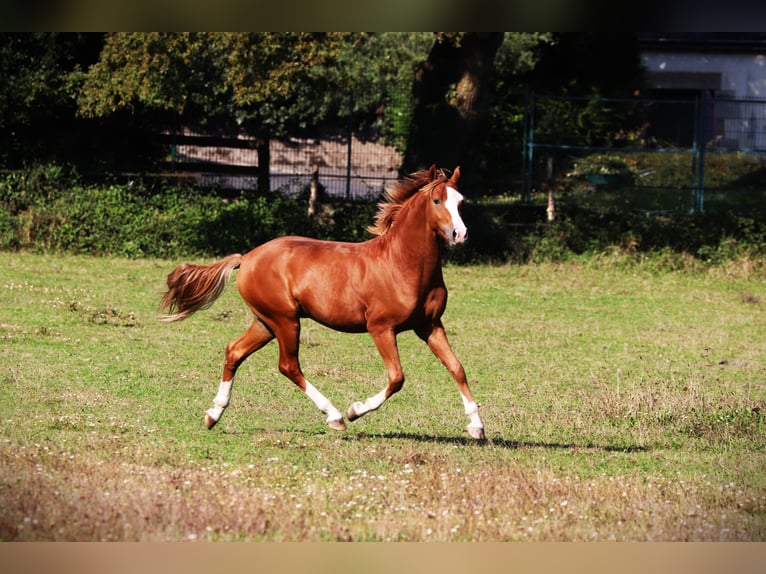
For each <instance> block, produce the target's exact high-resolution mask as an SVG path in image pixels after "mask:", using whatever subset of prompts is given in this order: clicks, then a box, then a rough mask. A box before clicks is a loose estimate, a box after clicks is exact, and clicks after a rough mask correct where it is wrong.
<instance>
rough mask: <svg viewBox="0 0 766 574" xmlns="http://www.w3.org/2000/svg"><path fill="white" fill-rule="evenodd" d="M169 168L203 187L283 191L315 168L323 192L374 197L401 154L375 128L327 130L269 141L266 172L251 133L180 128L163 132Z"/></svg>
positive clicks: (303, 182)
mask: <svg viewBox="0 0 766 574" xmlns="http://www.w3.org/2000/svg"><path fill="white" fill-rule="evenodd" d="M162 139H163V141H164V142H165V144H166V145H167V147H168V154H169V157H170V158H171V162H170V166H169V167H170V169H171V170H173V172H175V173H179V172H182V173H186V174H187V175H188V176H189V177H191V178H193V179H195V180H196V181H197V183H198V184H199V185H201V186H203V187H217V188H221V189H236V190H242V191H250V190H256V189H258V188H259V186H260V188H261V189H260V191H263V189H262V188H263V182H264V179H263V178H264V175H267V176H268V187H269V190H279V191H280V192H281V193H283V194H286V195H295V194H299V193H301V192H303V191H305V190H306V189H307V188H308V186H309V184H310V180H311V177H312V174H313V173H314V172H315V171H316V172H318V175H319V182H320V185H321V186H322V188H323V190H324V193H326V194H327V195H329V196H335V197H344V198H346V199H372V198H374V197H377V196H378V195H379V194H380V193H381V191H382V190H383V189H384V188H385V187H386V186H387V185H388V184H390V183H391V182H392V181H394V180H396V179H397V177H398V170H399V166H400V165H401V163H402V157H401V154H399V153H398V152H397V151H396V149H394V147H392V146H390V145H386V144H385V143H384V142H383V141H382V138H381V137H379V136H378V134H376V133H375V132H374V131H372V130H367V131H365V132H352V131H350V130H335V131H329V130H325V131H322V132H320V133H318V134H317V135H316V136H315V137H304V138H298V137H292V138H286V139H272V140H270V141H269V142H268V146H269V149H268V152H267V153H268V157H269V172H268V174H264V173H263V171H262V170H261V166H259V154H258V145H259V144H260V142H259V141H258V140H256V139H255V138H250V137H246V136H239V137H236V138H225V137H217V138H211V137H207V136H205V135H203V134H196V133H192V132H190V131H183V132H181V133H178V134H164V136H163V138H162Z"/></svg>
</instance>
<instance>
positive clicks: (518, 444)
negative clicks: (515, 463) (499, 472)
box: [344, 432, 649, 453]
mask: <svg viewBox="0 0 766 574" xmlns="http://www.w3.org/2000/svg"><path fill="white" fill-rule="evenodd" d="M344 438H345V439H346V440H360V439H367V438H369V439H388V440H411V441H415V442H423V443H434V444H446V445H450V444H452V445H461V446H472V447H478V448H482V447H493V448H505V449H509V450H520V449H526V448H546V449H560V450H572V451H604V452H623V453H631V452H646V451H648V450H649V449H648V448H647V447H645V446H639V445H619V446H618V445H598V444H593V443H584V444H577V443H564V442H544V441H518V440H506V439H503V438H498V437H494V438H488V439H484V440H476V439H474V438H468V437H461V436H437V435H427V434H417V433H408V432H393V433H380V434H378V433H375V434H368V433H365V432H359V433H355V434H353V435H348V436H346V437H344Z"/></svg>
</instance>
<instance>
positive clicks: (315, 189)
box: [306, 164, 319, 219]
mask: <svg viewBox="0 0 766 574" xmlns="http://www.w3.org/2000/svg"><path fill="white" fill-rule="evenodd" d="M318 195H319V166H318V165H317V164H314V166H313V167H312V168H311V183H310V184H309V208H308V212H307V213H306V215H308V217H309V219H311V218H313V217H314V216H315V215H316V204H317V196H318Z"/></svg>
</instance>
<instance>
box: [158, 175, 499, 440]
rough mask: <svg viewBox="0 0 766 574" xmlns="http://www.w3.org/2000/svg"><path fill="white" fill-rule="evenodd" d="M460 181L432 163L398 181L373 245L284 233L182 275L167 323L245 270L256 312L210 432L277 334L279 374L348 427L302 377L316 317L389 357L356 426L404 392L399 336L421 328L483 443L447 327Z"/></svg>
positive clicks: (170, 294)
mask: <svg viewBox="0 0 766 574" xmlns="http://www.w3.org/2000/svg"><path fill="white" fill-rule="evenodd" d="M459 178H460V168H459V167H458V168H456V169H455V171H454V172H453V173H452V176H451V177H450V178H449V179H448V178H447V176H446V175H445V174H444V173H443V172H442V171H441V170H437V169H436V166H431V168H430V169H428V170H421V171H418V172H416V173H413V174H411V175H410V176H408V177H406V178H403V179H401V180H400V181H398V182H397V183H396V184H394V185H393V186H392V187H391V188H390V189H389V190H388V191H387V193H386V198H385V201H383V202H382V203H380V204H379V206H378V207H379V209H378V213H377V215H376V218H375V225H374V226H371V227H369V228H368V229H369V231H371V232H372V233H373V234H374V235H376V237H374V238H372V239H370V240H368V241H364V242H361V243H344V242H337V241H320V240H316V239H308V238H304V237H281V238H277V239H273V240H271V241H269V242H267V243H264V244H263V245H260V246H258V247H256V248H254V249H253V250H252V251H250V252H249V253H246V254H245V255H229V256H228V257H226V258H225V259H223V260H222V261H218V262H216V263H210V264H208V265H194V264H188V263H185V264H182V265H179V266H178V267H177V268H176V269H174V270H173V271H172V272H171V273H170V274H169V275H168V278H167V285H168V291H167V293H165V295H164V297H163V298H162V302H161V304H160V311H161V312H162V311H164V310H168V312H169V314H166V315H164V316H163V317H162V318H163V320H165V321H180V320H182V319H185V318H186V317H188V316H189V315H191V314H192V313H194V312H195V311H198V310H200V309H206V308H207V307H209V306H210V305H212V303H213V301H215V299H216V298H217V297H218V296H219V295H220V294H221V293H222V291H223V289H224V287H225V286H226V283H227V281H228V279H229V276H230V275H231V273H232V271H233V270H234V269H237V268H239V273H238V275H237V288H238V289H239V293H240V295H241V297H242V299H243V300H244V301H245V303H247V305H248V306H249V307H250V309H251V311H252V312H253V315H254V320H253V323H252V325H251V326H250V327H249V328H248V330H247V331H246V332H245V333H244V334H243V335H242V336H240V337H239V338H237V339H234V340H233V341H231V342H230V343H229V344H228V345H227V347H226V358H225V362H224V366H223V377H222V379H221V383H220V386H219V388H218V393H217V395H216V396H215V398H214V399H213V406H212V407H211V408H210V409H208V411H207V412H206V414H205V424H206V426H207V428H208V429H211V428H213V426H214V425H215V424H216V423H217V422H218V420H219V419H220V418H221V415H222V414H223V411H224V409H225V408H226V407H227V406H228V405H229V399H230V397H231V387H232V383H233V381H234V375H235V373H236V371H237V368H238V367H239V365H240V364H242V362H243V361H244V360H245V359H246V358H247V357H248V356H250V355H251V354H252V353H254V352H255V351H257V350H258V349H260V348H261V347H263V346H264V345H265V344H266V343H268V342H269V341H271V340H272V339H274V338H276V339H277V343H278V344H279V370H280V372H281V373H282V374H283V375H285V376H286V377H287V378H288V379H290V380H291V381H292V382H293V383H295V384H296V385H297V386H298V388H299V389H300V390H302V391H303V392H304V393H305V394H306V395H308V397H309V398H310V399H311V400H312V401H313V402H314V404H316V406H317V407H318V408H319V410H321V411H322V412H323V413H325V414H326V415H327V421H326V422H327V424H328V425H329V426H330V427H331V428H333V429H336V430H345V429H346V423H345V422H344V420H343V415H342V414H341V412H340V411H339V410H338V409H337V408H335V406H334V405H333V404H332V403H331V402H330V401H329V400H328V399H327V398H326V397H325V396H324V395H323V394H322V393H321V392H319V391H318V390H317V389H316V387H314V386H313V385H312V384H311V383H310V382H309V381H308V380H307V379H306V377H305V376H304V375H303V372H302V371H301V367H300V362H299V360H298V346H299V339H300V329H301V325H300V319H301V317H308V318H311V319H313V320H314V321H317V322H318V323H320V324H322V325H325V326H327V327H330V328H332V329H336V330H338V331H343V332H348V333H363V332H365V331H367V332H368V333H370V335H371V336H372V338H373V340H374V341H375V345H376V346H377V349H378V351H379V353H380V356H381V357H382V358H383V362H384V364H385V367H386V371H387V372H388V385H387V386H386V388H384V389H383V390H382V391H380V392H379V393H378V394H376V395H374V396H372V397H369V398H368V399H367V400H365V401H364V402H360V401H358V402H355V403H353V404H352V405H351V406H350V407H349V408H348V410H347V411H346V416H347V417H348V419H349V421H353V420H355V419H357V418H359V417H361V416H362V415H364V414H366V413H368V412H370V411H374V410H376V409H378V408H379V407H380V406H381V405H382V404H383V403H384V402H385V401H386V399H388V398H389V397H390V396H391V395H393V394H394V393H396V392H397V391H399V390H400V389H401V388H402V385H403V384H404V374H403V373H402V366H401V363H400V361H399V350H398V348H397V344H396V335H397V334H398V333H400V332H402V331H407V330H413V331H415V333H417V335H418V336H419V337H420V338H421V339H423V340H424V341H425V342H426V343H427V344H428V347H429V348H430V349H431V351H432V352H433V353H434V355H436V356H437V357H438V358H439V360H440V361H441V362H442V363H443V364H444V366H445V367H446V368H447V370H448V371H449V373H450V374H451V375H452V377H453V378H454V379H455V382H456V383H457V387H458V390H459V391H460V395H461V397H462V399H463V405H464V407H465V413H466V415H468V417H469V418H470V422H469V424H468V427H467V430H468V433H469V434H470V435H471V436H472V437H474V438H477V439H483V438H484V437H485V435H484V424H483V423H482V421H481V418H480V416H479V409H478V406H477V404H476V401H475V400H474V398H473V395H472V394H471V391H470V389H469V388H468V382H467V380H466V376H465V371H464V370H463V366H462V365H461V363H460V361H459V360H458V359H457V357H456V356H455V353H454V352H453V351H452V348H451V347H450V344H449V342H448V340H447V335H446V333H445V331H444V326H443V325H442V321H441V316H442V313H444V309H445V307H446V304H447V289H446V287H445V285H444V279H443V277H442V269H441V263H442V249H443V245H444V243H447V244H449V245H453V244H455V243H462V242H463V241H465V239H466V234H467V229H466V226H465V224H464V223H463V220H462V218H461V216H460V204H461V202H462V201H463V196H462V195H461V194H460V192H459V191H458V188H457V182H458V179H459Z"/></svg>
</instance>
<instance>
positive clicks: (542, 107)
mask: <svg viewBox="0 0 766 574" xmlns="http://www.w3.org/2000/svg"><path fill="white" fill-rule="evenodd" d="M562 114H567V117H568V118H569V121H567V122H563V121H560V117H561V115H562ZM572 118H577V120H578V121H571V120H572ZM562 126H568V129H567V128H564V127H562ZM604 126H607V127H608V128H609V129H603V128H604ZM598 128H601V132H603V133H606V132H608V133H609V134H610V136H609V140H605V139H603V138H601V139H599V136H598V135H596V136H594V132H599V129H598ZM522 147H523V163H522V181H523V184H522V191H521V196H522V199H523V200H524V201H527V202H529V201H533V200H534V198H535V197H538V198H540V197H541V193H540V192H545V193H546V194H547V195H548V196H549V197H548V200H549V201H552V198H553V194H554V192H555V193H557V194H558V196H559V198H560V199H561V200H563V201H570V202H574V203H577V204H584V205H601V206H604V207H611V208H626V209H638V210H643V211H648V212H678V211H683V210H689V211H693V212H703V211H706V210H707V209H708V207H713V208H723V207H727V206H728V207H731V206H735V207H736V204H741V206H743V207H746V206H747V205H749V204H752V203H754V202H760V201H761V200H763V199H766V195H765V194H764V191H766V161H765V160H766V100H757V99H747V100H737V99H730V98H715V97H713V96H712V95H710V94H704V95H701V96H699V97H695V98H689V99H646V98H643V99H642V98H624V99H620V98H576V97H561V96H539V95H535V94H529V95H528V98H527V102H526V105H525V113H524V141H523V145H522ZM743 194H749V196H747V197H745V196H743Z"/></svg>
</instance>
